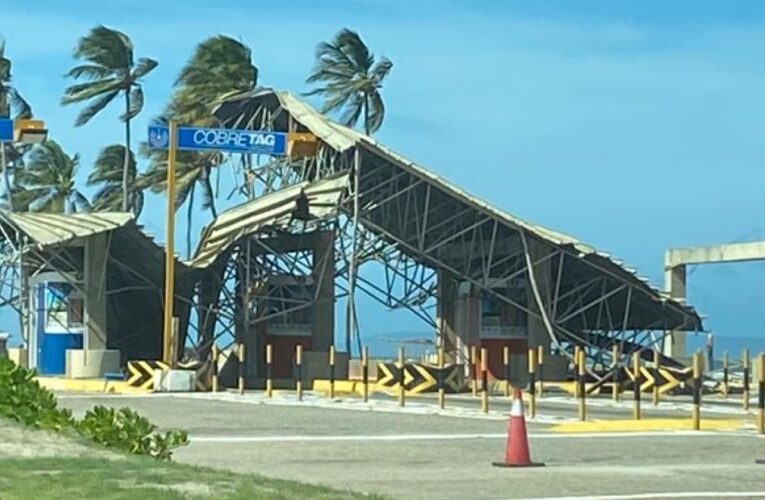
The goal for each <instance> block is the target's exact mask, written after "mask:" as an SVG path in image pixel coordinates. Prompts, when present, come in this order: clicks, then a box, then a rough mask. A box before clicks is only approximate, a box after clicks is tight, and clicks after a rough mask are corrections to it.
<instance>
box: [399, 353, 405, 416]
mask: <svg viewBox="0 0 765 500" xmlns="http://www.w3.org/2000/svg"><path fill="white" fill-rule="evenodd" d="M398 366H399V367H400V368H401V371H399V374H398V405H399V406H404V405H405V404H406V388H405V387H404V374H405V366H404V348H403V347H399V348H398Z"/></svg>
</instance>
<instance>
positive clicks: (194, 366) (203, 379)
mask: <svg viewBox="0 0 765 500" xmlns="http://www.w3.org/2000/svg"><path fill="white" fill-rule="evenodd" d="M178 368H179V369H181V370H193V371H194V372H196V376H195V378H196V382H195V388H196V390H197V391H208V390H210V387H211V386H212V364H211V363H209V362H202V361H182V362H180V363H178ZM169 369H170V365H168V364H167V363H165V362H163V361H128V363H127V371H128V380H127V383H128V385H130V386H133V387H138V388H140V389H144V390H147V391H152V390H154V370H162V371H166V370H169Z"/></svg>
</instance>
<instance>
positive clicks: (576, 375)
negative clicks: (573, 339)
mask: <svg viewBox="0 0 765 500" xmlns="http://www.w3.org/2000/svg"><path fill="white" fill-rule="evenodd" d="M581 350H582V348H581V347H579V346H574V397H577V398H578V397H580V395H579V352H580V351H581Z"/></svg>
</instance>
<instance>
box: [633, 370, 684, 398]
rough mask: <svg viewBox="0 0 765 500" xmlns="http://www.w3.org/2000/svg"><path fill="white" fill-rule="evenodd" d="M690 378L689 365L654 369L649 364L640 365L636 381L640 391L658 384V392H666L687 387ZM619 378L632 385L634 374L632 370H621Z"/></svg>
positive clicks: (647, 390) (645, 390)
mask: <svg viewBox="0 0 765 500" xmlns="http://www.w3.org/2000/svg"><path fill="white" fill-rule="evenodd" d="M692 378H693V368H691V367H682V368H669V367H660V368H659V369H658V370H656V368H654V367H651V366H641V367H640V376H639V377H638V380H637V382H638V383H639V384H640V391H641V392H652V391H653V388H654V386H658V388H659V393H660V394H666V393H668V392H670V391H673V392H678V391H685V390H686V389H689V384H690V383H691V379H692ZM621 380H624V384H625V385H627V386H629V387H632V386H633V384H634V383H635V374H634V373H633V372H632V370H623V371H622V374H621Z"/></svg>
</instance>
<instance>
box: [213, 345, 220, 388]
mask: <svg viewBox="0 0 765 500" xmlns="http://www.w3.org/2000/svg"><path fill="white" fill-rule="evenodd" d="M219 357H220V352H219V351H218V344H213V346H212V391H213V392H218V390H219V389H220V374H219V373H218V358H219Z"/></svg>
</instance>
